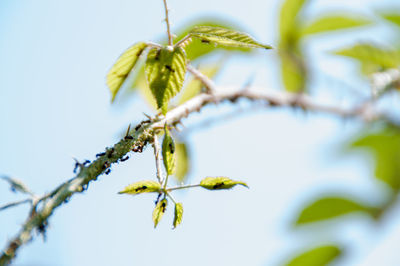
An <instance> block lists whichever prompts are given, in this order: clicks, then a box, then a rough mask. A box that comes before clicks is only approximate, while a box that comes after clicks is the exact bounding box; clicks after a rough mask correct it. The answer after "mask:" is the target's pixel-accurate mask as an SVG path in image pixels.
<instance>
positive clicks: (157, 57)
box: [154, 49, 161, 61]
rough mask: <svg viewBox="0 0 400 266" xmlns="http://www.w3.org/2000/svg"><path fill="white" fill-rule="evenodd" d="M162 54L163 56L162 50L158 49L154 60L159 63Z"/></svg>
mask: <svg viewBox="0 0 400 266" xmlns="http://www.w3.org/2000/svg"><path fill="white" fill-rule="evenodd" d="M160 54H161V49H158V50H157V53H156V56H155V57H154V60H156V61H158V60H159V59H160Z"/></svg>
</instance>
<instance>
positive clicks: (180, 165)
mask: <svg viewBox="0 0 400 266" xmlns="http://www.w3.org/2000/svg"><path fill="white" fill-rule="evenodd" d="M175 150H176V151H175V154H176V162H177V163H176V171H175V178H176V179H177V180H178V181H179V182H180V183H182V182H183V181H184V180H185V178H186V176H187V174H188V172H189V169H190V160H189V152H188V149H187V147H186V143H183V142H181V143H179V142H178V143H176V144H175Z"/></svg>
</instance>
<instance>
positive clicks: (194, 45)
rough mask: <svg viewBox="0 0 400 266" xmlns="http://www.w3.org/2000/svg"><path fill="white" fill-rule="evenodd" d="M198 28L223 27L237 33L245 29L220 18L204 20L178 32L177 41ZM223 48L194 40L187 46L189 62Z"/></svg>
mask: <svg viewBox="0 0 400 266" xmlns="http://www.w3.org/2000/svg"><path fill="white" fill-rule="evenodd" d="M196 26H211V27H222V28H226V29H232V30H237V31H243V29H242V28H241V27H239V26H237V25H235V24H234V23H233V22H230V21H223V20H220V19H218V18H204V19H199V20H196V21H193V22H191V23H187V24H186V25H185V27H184V28H183V29H181V30H179V31H178V33H177V37H176V40H180V39H182V38H184V37H185V36H186V35H188V34H189V32H190V31H191V30H192V29H193V28H194V27H196ZM220 49H221V47H215V46H213V45H204V43H202V42H201V40H199V39H193V40H192V41H191V42H189V43H188V44H187V45H186V46H185V51H186V53H187V57H188V59H189V60H191V61H193V60H195V59H197V58H199V57H202V56H204V55H207V54H209V53H211V52H213V51H215V50H220ZM224 50H231V51H240V52H247V53H248V52H250V51H251V49H249V48H242V47H239V48H238V47H229V48H225V49H224Z"/></svg>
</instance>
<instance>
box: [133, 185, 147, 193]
mask: <svg viewBox="0 0 400 266" xmlns="http://www.w3.org/2000/svg"><path fill="white" fill-rule="evenodd" d="M146 189H147V186H141V187H138V188H137V189H135V191H136V192H139V191H142V190H146Z"/></svg>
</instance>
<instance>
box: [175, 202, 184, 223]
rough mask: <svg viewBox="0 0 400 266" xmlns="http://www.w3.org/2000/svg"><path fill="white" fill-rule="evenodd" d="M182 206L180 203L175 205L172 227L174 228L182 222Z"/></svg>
mask: <svg viewBox="0 0 400 266" xmlns="http://www.w3.org/2000/svg"><path fill="white" fill-rule="evenodd" d="M182 216H183V206H182V203H176V204H175V212H174V222H173V226H174V228H176V227H177V226H178V225H179V224H180V223H181V222H182Z"/></svg>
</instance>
